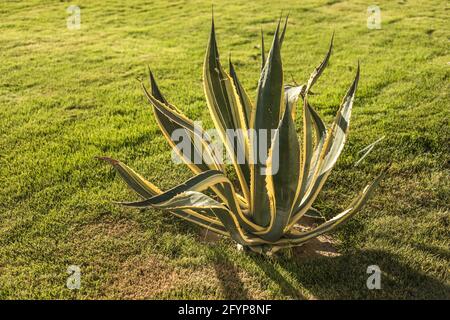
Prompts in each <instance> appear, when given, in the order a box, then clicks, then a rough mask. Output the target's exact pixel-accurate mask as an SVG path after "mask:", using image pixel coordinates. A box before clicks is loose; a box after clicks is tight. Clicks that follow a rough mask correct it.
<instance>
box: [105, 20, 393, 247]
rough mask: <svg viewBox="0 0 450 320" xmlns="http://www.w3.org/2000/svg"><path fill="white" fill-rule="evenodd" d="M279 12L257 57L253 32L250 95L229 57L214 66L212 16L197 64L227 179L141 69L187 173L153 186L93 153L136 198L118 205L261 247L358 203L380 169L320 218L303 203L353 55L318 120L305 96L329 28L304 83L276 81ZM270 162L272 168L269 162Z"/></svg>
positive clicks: (318, 175) (338, 147)
mask: <svg viewBox="0 0 450 320" xmlns="http://www.w3.org/2000/svg"><path fill="white" fill-rule="evenodd" d="M287 20H288V19H287V18H286V21H285V23H284V27H283V29H282V30H281V28H280V22H281V21H279V22H278V26H277V28H276V31H275V34H274V37H273V42H272V46H271V49H270V52H269V54H268V55H267V59H266V57H265V53H264V38H263V37H262V45H261V48H262V68H261V76H260V79H259V83H258V87H257V93H256V102H255V103H252V101H251V100H250V98H249V96H248V95H247V93H246V92H245V90H244V88H243V86H242V85H241V83H240V81H239V79H238V76H237V74H236V71H235V68H234V66H233V63H232V62H231V59H230V61H229V69H230V71H229V73H227V72H226V71H225V70H224V68H223V67H222V65H221V63H220V60H219V52H218V47H217V43H216V36H215V29H214V20H213V21H212V26H211V33H210V37H209V43H208V46H207V50H206V56H205V60H204V67H203V84H204V91H205V95H206V101H207V105H208V108H209V111H210V114H211V117H212V119H213V122H214V125H215V128H216V129H217V131H218V134H219V136H220V138H221V140H222V142H223V144H224V146H225V149H226V151H227V152H228V155H229V156H230V157H231V160H232V164H233V168H234V171H235V173H236V175H235V176H236V177H237V179H235V180H237V181H234V180H233V179H231V178H230V177H228V176H227V174H226V170H225V169H226V166H225V165H224V164H223V163H222V161H220V159H218V157H217V154H215V152H214V148H213V146H212V144H211V139H210V137H209V136H208V134H207V133H206V132H205V131H203V130H202V129H200V130H199V129H198V128H196V126H195V123H194V122H193V121H192V120H190V119H188V118H187V117H186V116H184V115H183V114H182V113H181V112H180V111H179V110H178V109H177V108H176V107H175V106H173V105H172V104H170V103H169V102H168V101H167V100H166V99H165V97H164V96H163V95H162V93H161V91H160V89H159V88H158V86H157V84H156V81H155V78H154V76H153V74H152V73H151V72H150V75H149V78H150V90H148V89H147V88H146V86H145V85H144V84H143V83H142V88H143V90H144V94H145V96H146V97H147V99H148V101H149V102H150V104H151V105H152V106H153V109H154V113H155V116H156V120H157V122H158V124H159V127H160V128H161V130H162V132H163V134H164V136H165V137H166V138H167V141H168V142H169V144H170V145H171V146H172V147H173V148H174V150H175V151H177V152H178V154H179V156H180V157H181V158H182V159H183V160H184V161H185V163H186V164H187V165H188V166H189V168H190V169H191V170H192V171H193V173H194V174H195V176H194V177H193V178H191V179H189V180H187V181H186V182H184V183H183V184H180V185H178V186H176V187H174V188H172V189H170V190H168V191H165V192H163V191H161V190H160V189H159V188H158V187H156V186H155V185H154V184H152V183H151V182H149V181H147V180H145V179H144V178H143V177H142V176H140V175H139V174H137V173H136V172H135V171H133V170H132V169H131V168H129V167H128V166H126V165H125V164H124V163H122V162H120V161H117V160H114V159H111V158H107V157H102V158H100V159H102V160H105V161H108V162H109V163H110V164H112V165H113V166H114V168H115V169H116V170H117V171H118V173H119V174H120V176H121V177H122V178H123V180H124V181H125V182H126V183H127V184H128V185H129V187H131V189H133V190H134V191H135V192H136V193H137V194H138V195H139V196H140V197H142V198H143V199H142V200H141V201H136V202H122V204H123V205H125V206H129V207H136V208H146V207H152V208H157V209H161V210H167V211H169V212H171V213H173V214H174V215H176V216H179V217H181V218H184V219H186V220H189V221H191V222H194V223H196V224H197V225H200V226H202V227H204V228H207V229H208V230H210V231H212V232H215V233H218V234H221V235H223V236H228V237H231V238H232V239H233V240H235V241H236V242H237V243H239V244H240V245H242V246H244V247H248V248H250V249H251V250H253V251H256V252H259V253H267V254H271V253H274V252H276V251H277V250H279V249H281V248H286V247H293V246H298V245H302V244H304V243H305V242H306V241H308V240H310V239H312V238H314V237H317V236H319V235H321V234H323V233H325V232H328V231H331V230H333V229H334V228H336V227H337V226H338V225H340V224H341V223H343V222H344V221H346V220H347V219H349V218H350V217H351V216H352V215H354V214H355V213H356V212H357V211H359V210H360V209H361V208H362V207H363V205H364V204H365V203H366V201H367V199H368V198H369V196H370V194H371V193H372V191H373V190H374V188H375V186H376V185H377V184H378V182H379V181H380V179H381V178H382V176H383V175H384V173H385V172H386V170H383V172H382V173H381V174H380V175H379V176H378V177H377V178H375V180H374V181H373V182H372V183H371V184H369V185H367V186H366V187H365V188H364V190H363V191H362V192H361V193H360V194H359V195H358V196H357V197H356V198H355V199H354V201H353V202H351V204H350V205H349V206H348V208H347V209H346V210H344V211H343V212H341V213H339V214H338V215H336V216H335V217H334V218H332V219H330V220H328V221H326V220H325V219H324V218H323V217H322V215H321V214H320V212H319V211H318V210H316V209H315V208H313V206H312V205H313V203H314V201H315V200H316V198H317V196H318V194H319V192H320V191H321V189H322V187H323V185H324V183H325V181H326V180H327V178H328V176H329V174H330V172H331V169H332V168H333V166H334V165H335V164H336V161H337V159H338V157H339V155H340V154H341V152H342V149H343V147H344V143H345V140H346V137H347V133H348V129H349V121H350V115H351V111H352V105H353V100H354V97H355V92H356V89H357V85H358V79H359V74H360V71H359V70H360V69H359V63H358V67H357V71H356V76H355V78H354V80H353V82H352V84H351V86H350V88H349V89H348V91H347V93H346V95H345V97H344V99H343V101H342V104H341V105H340V108H339V110H338V112H337V115H336V118H335V120H334V122H333V123H332V125H331V127H330V128H329V129H328V130H327V128H326V125H325V123H324V121H323V120H322V118H321V117H320V116H319V114H318V113H317V112H316V111H315V110H314V108H313V107H312V106H311V105H310V104H309V103H308V96H309V94H310V92H311V88H312V87H313V85H314V84H315V83H316V81H317V79H318V78H319V77H320V75H321V74H322V72H323V70H324V68H325V67H326V65H327V63H328V60H329V58H330V54H331V51H332V47H333V37H332V39H331V42H330V46H329V49H328V52H327V54H326V56H325V58H324V60H323V61H322V63H321V64H320V65H319V66H318V67H317V68H315V70H314V71H313V73H312V74H311V76H310V78H309V80H308V82H307V83H306V84H305V85H301V86H298V85H292V86H291V85H284V83H283V69H282V62H281V53H280V52H281V47H282V44H283V40H284V36H285V32H286V25H287ZM298 102H300V103H298ZM297 104H299V105H301V107H302V122H303V130H302V131H303V132H302V135H303V136H302V139H301V147H300V143H299V139H298V137H297V132H296V127H295V117H296V112H295V109H296V106H297ZM239 129H240V130H239ZM176 130H184V132H186V133H187V136H188V138H189V143H190V146H191V147H192V150H193V153H194V156H197V157H198V158H199V159H200V161H192V157H188V156H186V155H185V154H183V153H182V152H181V150H180V148H179V146H178V145H176V144H175V142H174V141H173V139H172V138H171V136H172V133H173V132H175V131H176ZM230 130H231V131H232V132H239V134H238V135H237V139H233V138H232V137H231V136H230V134H229V132H230ZM261 132H262V134H261ZM269 132H274V135H273V136H272V135H269ZM198 142H200V143H198ZM275 165H276V167H277V170H273V168H274V166H275ZM305 216H309V217H313V218H317V219H323V220H322V222H323V223H321V224H319V225H318V226H317V227H314V228H312V229H309V230H306V231H305V230H301V229H299V228H298V223H299V221H300V220H301V219H302V218H303V217H305Z"/></svg>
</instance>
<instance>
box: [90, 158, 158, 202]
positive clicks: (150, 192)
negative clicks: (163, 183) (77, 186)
mask: <svg viewBox="0 0 450 320" xmlns="http://www.w3.org/2000/svg"><path fill="white" fill-rule="evenodd" d="M97 159H99V160H103V161H106V162H107V163H109V164H110V165H112V166H113V168H114V169H116V171H117V172H118V173H119V175H120V177H121V178H122V179H123V180H124V181H125V182H126V184H127V185H128V186H129V187H130V188H131V189H132V190H133V191H134V192H136V193H137V194H138V195H139V196H141V197H142V198H149V197H153V196H154V195H156V194H159V193H161V190H160V189H159V188H158V187H157V186H155V185H154V184H153V183H151V182H150V181H147V180H146V179H144V178H143V177H142V176H141V175H139V174H138V173H136V172H135V171H134V170H133V169H131V168H130V167H128V166H127V165H126V164H124V163H122V162H120V161H118V160H115V159H112V158H109V157H98V158H97Z"/></svg>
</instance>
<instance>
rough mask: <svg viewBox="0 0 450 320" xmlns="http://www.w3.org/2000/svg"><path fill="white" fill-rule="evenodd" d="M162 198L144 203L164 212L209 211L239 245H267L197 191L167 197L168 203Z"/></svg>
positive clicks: (225, 209) (228, 213) (219, 204)
mask: <svg viewBox="0 0 450 320" xmlns="http://www.w3.org/2000/svg"><path fill="white" fill-rule="evenodd" d="M162 199H163V197H153V198H150V199H148V200H146V202H147V203H148V204H149V205H150V206H152V207H155V208H159V209H165V210H180V209H182V210H186V209H189V210H192V209H197V210H198V209H203V210H209V211H211V212H212V213H214V215H216V216H217V218H218V219H219V220H220V221H221V222H222V224H223V225H224V226H225V227H226V229H227V230H228V232H229V233H230V235H231V237H232V238H233V239H234V240H235V241H236V242H238V243H239V244H241V245H245V246H253V245H260V244H264V243H267V242H266V241H264V240H262V239H260V238H257V237H254V236H251V235H248V234H247V233H246V232H245V231H244V230H243V229H242V227H241V225H240V224H239V221H238V220H237V219H236V217H235V215H234V214H233V213H232V212H231V211H230V210H229V209H228V208H227V207H226V206H224V205H223V204H221V203H220V202H218V201H216V200H214V199H213V198H211V197H209V196H207V195H205V194H203V193H201V192H197V191H185V192H182V193H178V194H177V195H175V196H173V197H169V200H168V201H162Z"/></svg>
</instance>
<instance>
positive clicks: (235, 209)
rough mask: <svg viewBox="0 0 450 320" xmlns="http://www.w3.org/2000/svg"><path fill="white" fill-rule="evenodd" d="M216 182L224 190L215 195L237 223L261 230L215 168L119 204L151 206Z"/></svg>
mask: <svg viewBox="0 0 450 320" xmlns="http://www.w3.org/2000/svg"><path fill="white" fill-rule="evenodd" d="M217 184H221V185H222V186H223V190H224V191H223V193H216V194H217V196H218V197H219V198H220V199H221V201H222V202H223V203H224V204H225V205H226V206H227V207H228V208H229V209H230V211H231V212H232V213H233V214H234V215H235V217H236V219H237V221H238V222H239V224H240V225H241V226H242V227H243V228H245V229H246V230H247V231H249V232H255V231H263V230H264V229H263V228H262V227H260V226H258V225H256V224H255V223H253V222H252V221H251V220H249V219H248V218H247V217H246V216H245V214H244V213H243V212H242V210H241V208H240V206H239V201H238V199H237V197H236V191H235V189H234V187H233V184H232V183H231V181H230V180H229V179H228V178H227V177H226V176H225V175H224V174H223V173H222V172H221V171H217V170H210V171H205V172H202V173H200V174H198V175H196V176H194V177H192V178H190V179H188V180H187V181H186V182H184V183H182V184H180V185H178V186H176V187H174V188H172V189H170V190H168V191H166V192H164V193H162V194H160V195H158V196H156V197H158V198H155V197H153V198H148V199H145V200H143V201H135V202H121V204H123V205H125V206H129V207H136V208H145V207H149V206H152V203H154V201H158V203H160V204H162V203H164V202H165V201H170V199H171V198H173V197H174V196H176V195H177V194H180V193H183V192H186V191H198V192H201V191H203V190H206V189H208V188H211V189H213V190H214V186H215V185H217Z"/></svg>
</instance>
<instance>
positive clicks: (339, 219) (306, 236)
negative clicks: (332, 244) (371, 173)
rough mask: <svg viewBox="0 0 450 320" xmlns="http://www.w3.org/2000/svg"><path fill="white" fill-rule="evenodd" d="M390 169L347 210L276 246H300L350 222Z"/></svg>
mask: <svg viewBox="0 0 450 320" xmlns="http://www.w3.org/2000/svg"><path fill="white" fill-rule="evenodd" d="M388 169H389V166H387V167H386V168H385V169H384V170H382V172H381V173H380V174H379V175H378V176H377V177H376V178H375V179H374V180H373V181H372V183H370V184H369V185H367V186H366V187H365V188H364V189H363V191H362V192H361V193H360V194H359V195H358V196H357V197H356V198H355V199H354V200H353V201H352V203H351V204H350V206H349V207H348V208H347V209H346V210H344V211H343V212H341V213H340V214H338V215H336V216H335V217H334V218H332V219H330V220H328V221H327V222H324V223H323V224H321V225H320V226H318V227H316V228H314V229H312V230H308V231H303V232H300V231H294V230H292V231H291V233H290V234H287V235H286V237H287V239H281V240H279V241H277V242H276V245H275V246H280V247H283V246H292V245H299V244H301V243H304V242H306V241H308V240H310V239H312V238H315V237H317V236H319V235H321V234H323V233H325V232H329V231H331V230H333V229H335V228H336V227H337V226H339V225H340V224H341V223H343V222H344V221H346V220H348V219H349V218H350V217H351V216H353V215H354V214H355V213H357V212H358V211H359V210H360V209H361V208H362V207H363V206H364V204H365V203H366V202H367V200H368V199H369V198H370V196H371V195H372V193H373V191H374V189H375V188H376V187H377V185H378V184H379V182H380V181H381V179H382V178H383V177H384V176H385V174H386V172H387V171H388Z"/></svg>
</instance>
